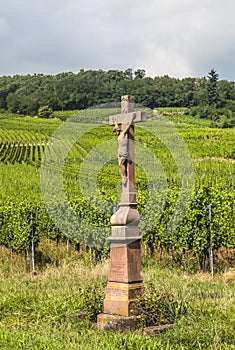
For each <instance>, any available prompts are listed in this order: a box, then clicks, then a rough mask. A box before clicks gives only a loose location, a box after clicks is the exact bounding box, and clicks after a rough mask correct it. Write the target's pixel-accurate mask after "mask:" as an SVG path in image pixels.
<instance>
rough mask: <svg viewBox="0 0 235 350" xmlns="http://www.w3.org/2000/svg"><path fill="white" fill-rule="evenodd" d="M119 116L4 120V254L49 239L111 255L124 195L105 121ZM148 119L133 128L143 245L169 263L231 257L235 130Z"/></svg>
mask: <svg viewBox="0 0 235 350" xmlns="http://www.w3.org/2000/svg"><path fill="white" fill-rule="evenodd" d="M118 111H119V109H117V108H103V109H90V110H86V111H77V112H76V114H75V115H74V112H73V113H72V112H66V113H64V112H54V113H57V115H53V117H54V118H51V119H39V118H33V117H22V116H15V115H7V114H6V115H4V114H2V115H0V173H1V186H0V243H1V244H2V245H5V246H6V247H8V248H11V249H13V250H14V251H16V252H23V251H25V250H28V249H29V247H30V245H31V243H32V235H33V240H34V244H35V245H37V244H38V243H39V242H40V240H41V239H42V238H43V237H48V238H50V239H66V240H69V241H70V242H71V244H73V245H74V246H77V247H79V246H80V245H86V246H88V245H89V246H91V245H92V247H93V248H94V249H95V250H101V251H102V250H103V248H105V247H107V241H106V238H107V236H109V234H110V224H109V221H110V217H111V215H112V213H113V212H114V211H115V210H116V209H117V206H118V201H119V197H120V190H121V188H120V176H119V170H118V165H117V159H116V153H117V145H116V138H115V135H113V133H112V128H111V127H110V126H109V125H107V121H108V117H109V115H113V114H117V113H118ZM161 112H162V111H161ZM148 119H149V120H148V122H146V125H145V126H143V127H136V142H137V147H136V150H137V152H136V153H137V154H136V190H137V202H138V210H139V212H140V214H141V222H140V230H141V232H142V241H143V244H144V246H145V247H147V248H148V249H150V251H151V252H154V251H155V250H156V249H158V250H159V249H160V250H165V251H168V252H170V254H173V255H174V252H177V254H185V252H187V251H192V252H194V253H195V254H196V255H197V256H198V258H199V261H201V259H202V258H203V257H205V254H207V252H208V249H209V248H210V249H212V250H214V251H216V250H217V249H219V248H221V247H226V248H234V247H235V212H234V207H235V206H234V204H235V192H234V179H235V159H234V158H235V129H234V128H230V129H219V128H217V129H214V128H210V127H209V125H206V124H205V123H204V124H202V125H199V124H198V122H195V123H194V124H193V121H192V119H190V120H189V119H187V117H185V116H184V115H181V114H180V111H179V113H178V114H175V115H173V116H172V115H171V114H169V116H167V119H166V117H162V114H161V113H160V112H159V111H158V113H154V114H153V113H152V111H148ZM63 120H66V122H63ZM173 122H174V123H173ZM143 124H145V123H143ZM156 128H157V132H156V130H155V129H156ZM169 136H170V137H169ZM176 146H177V147H178V148H177V147H176ZM208 208H210V211H211V212H210V215H209V211H208V210H209V209H208ZM186 209H187V210H186ZM177 220H178V221H177ZM170 223H172V225H170Z"/></svg>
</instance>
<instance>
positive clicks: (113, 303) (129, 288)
mask: <svg viewBox="0 0 235 350" xmlns="http://www.w3.org/2000/svg"><path fill="white" fill-rule="evenodd" d="M143 291H144V287H143V283H142V282H140V283H133V284H128V283H117V282H109V283H108V285H107V287H106V291H105V300H104V313H105V314H111V315H120V316H126V317H130V316H137V315H138V311H137V310H136V308H135V300H136V299H137V298H138V297H139V296H140V295H141V294H142V293H143Z"/></svg>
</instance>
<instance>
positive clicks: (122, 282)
mask: <svg viewBox="0 0 235 350" xmlns="http://www.w3.org/2000/svg"><path fill="white" fill-rule="evenodd" d="M108 281H109V282H108V285H107V288H106V291H105V300H104V312H105V313H107V314H116V315H122V316H134V315H137V312H136V310H135V307H134V301H135V300H136V299H137V298H138V296H139V295H141V294H142V293H143V283H142V281H143V278H142V270H141V254H140V241H139V240H138V241H135V242H132V243H129V244H115V243H114V244H111V255H110V273H109V278H108Z"/></svg>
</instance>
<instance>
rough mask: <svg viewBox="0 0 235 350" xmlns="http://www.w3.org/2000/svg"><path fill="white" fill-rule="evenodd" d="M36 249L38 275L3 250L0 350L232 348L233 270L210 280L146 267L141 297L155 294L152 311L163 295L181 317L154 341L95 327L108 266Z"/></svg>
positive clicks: (62, 250)
mask: <svg viewBox="0 0 235 350" xmlns="http://www.w3.org/2000/svg"><path fill="white" fill-rule="evenodd" d="M38 249H39V251H40V252H41V255H42V256H41V258H42V259H43V258H44V264H43V265H42V266H41V269H39V270H38V273H37V274H36V275H32V274H29V273H25V272H24V269H23V261H24V259H23V258H22V259H20V258H19V257H18V258H17V259H16V257H15V256H14V255H12V254H11V253H9V252H7V251H5V250H4V249H1V259H0V296H1V297H0V328H1V332H0V348H1V349H16V350H17V349H57V350H58V349H61V350H62V349H97V350H98V349H110V350H111V349H119V350H120V349H146V350H147V349H149V350H150V349H151V350H152V349H213V350H214V349H234V348H235V342H234V329H235V328H234V327H235V304H234V297H235V271H234V270H232V269H231V270H230V271H227V272H226V273H224V274H221V275H217V276H215V278H214V279H213V280H212V279H211V277H210V275H208V274H196V275H193V276H192V275H189V274H186V273H185V272H182V271H180V270H179V269H176V268H169V267H165V268H163V267H161V266H160V265H159V263H158V262H157V261H156V260H148V263H146V262H145V264H144V267H143V273H144V284H145V289H146V292H147V293H149V292H151V290H153V289H154V290H155V292H156V293H155V294H152V304H153V305H154V303H155V301H156V299H155V298H156V295H157V293H158V294H159V295H163V293H168V294H171V295H172V296H173V297H174V300H175V301H176V302H177V303H176V306H177V307H178V308H182V305H183V306H184V305H185V306H186V309H185V310H186V312H185V313H182V310H181V311H180V310H178V312H179V313H180V317H176V318H175V322H176V323H175V327H174V328H172V329H170V330H168V331H167V332H165V333H160V334H158V335H157V336H144V335H143V334H141V332H140V333H138V334H137V333H135V332H124V333H114V332H108V331H100V330H97V329H96V326H95V316H96V314H97V313H99V312H102V305H103V297H104V290H105V286H106V283H107V274H108V266H109V262H108V261H107V260H104V261H101V262H98V263H95V262H94V260H93V259H91V257H90V255H88V254H87V253H86V252H85V251H83V252H75V251H74V250H73V249H72V248H71V247H68V246H59V247H57V246H56V245H55V243H48V242H44V243H43V245H41V246H40V247H39V248H38ZM20 260H21V261H20ZM7 262H8V267H7ZM16 267H17V268H18V269H16ZM20 267H21V268H20ZM20 270H21V272H20ZM150 297H151V295H150ZM173 311H174V313H175V314H176V313H177V308H175V309H174V310H173Z"/></svg>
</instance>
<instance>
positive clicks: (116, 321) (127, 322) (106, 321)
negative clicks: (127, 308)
mask: <svg viewBox="0 0 235 350" xmlns="http://www.w3.org/2000/svg"><path fill="white" fill-rule="evenodd" d="M140 323H141V319H140V317H138V316H132V317H125V316H120V315H110V314H105V313H104V314H100V315H98V316H97V328H99V329H104V330H113V331H117V330H119V331H128V330H136V329H138V328H139V327H140Z"/></svg>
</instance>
